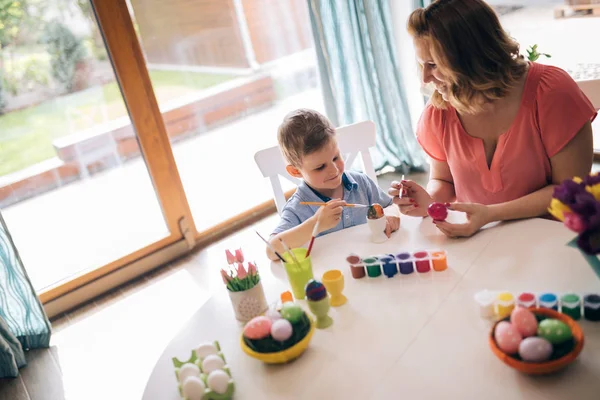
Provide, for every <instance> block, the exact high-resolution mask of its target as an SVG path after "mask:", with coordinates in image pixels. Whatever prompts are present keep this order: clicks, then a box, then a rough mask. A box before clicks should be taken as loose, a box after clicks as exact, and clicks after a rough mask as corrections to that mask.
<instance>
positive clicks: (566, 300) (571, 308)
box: [560, 293, 581, 320]
mask: <svg viewBox="0 0 600 400" xmlns="http://www.w3.org/2000/svg"><path fill="white" fill-rule="evenodd" d="M560 309H561V312H562V313H563V314H565V315H568V316H569V317H571V318H573V319H574V320H578V319H581V298H580V297H579V296H578V295H576V294H574V293H569V294H565V295H563V296H562V297H561V298H560Z"/></svg>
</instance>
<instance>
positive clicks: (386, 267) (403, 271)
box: [346, 250, 448, 279]
mask: <svg viewBox="0 0 600 400" xmlns="http://www.w3.org/2000/svg"><path fill="white" fill-rule="evenodd" d="M346 261H347V262H348V264H349V265H350V271H351V272H352V277H353V278H354V279H360V278H363V277H365V276H367V277H369V278H377V277H380V276H382V275H384V276H387V277H388V278H392V277H394V276H396V275H408V274H411V273H413V272H415V271H416V272H418V273H426V272H429V271H431V270H433V271H436V272H440V271H444V270H445V269H447V268H448V259H447V254H446V251H445V250H419V251H402V252H399V253H395V254H394V253H390V254H379V255H372V256H368V257H360V256H358V255H356V254H350V255H349V256H348V257H347V258H346Z"/></svg>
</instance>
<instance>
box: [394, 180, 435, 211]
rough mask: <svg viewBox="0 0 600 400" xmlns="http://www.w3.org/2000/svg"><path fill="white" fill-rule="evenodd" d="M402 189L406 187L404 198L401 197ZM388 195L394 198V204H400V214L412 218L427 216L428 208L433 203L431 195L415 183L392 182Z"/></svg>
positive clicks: (403, 193) (403, 192)
mask: <svg viewBox="0 0 600 400" xmlns="http://www.w3.org/2000/svg"><path fill="white" fill-rule="evenodd" d="M402 187H404V189H403V191H402V197H399V196H400V190H402V189H401V188H402ZM388 194H389V195H390V196H392V197H393V198H394V203H396V204H398V208H400V212H401V213H402V214H404V215H409V216H411V217H425V216H427V207H429V205H430V204H431V203H433V199H432V198H431V196H430V195H429V193H427V191H426V190H425V189H423V187H422V186H421V185H419V184H418V183H416V182H413V181H402V182H397V181H394V182H392V185H391V187H390V188H389V189H388Z"/></svg>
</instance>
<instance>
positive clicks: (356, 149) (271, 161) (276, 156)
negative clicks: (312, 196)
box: [254, 121, 377, 214]
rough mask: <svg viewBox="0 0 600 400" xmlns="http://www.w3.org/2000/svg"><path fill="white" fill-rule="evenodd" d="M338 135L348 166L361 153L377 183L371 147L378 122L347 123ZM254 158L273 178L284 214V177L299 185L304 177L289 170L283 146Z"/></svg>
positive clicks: (347, 166) (262, 171) (274, 192)
mask: <svg viewBox="0 0 600 400" xmlns="http://www.w3.org/2000/svg"><path fill="white" fill-rule="evenodd" d="M336 136H337V140H338V144H339V146H340V150H341V152H342V157H343V158H344V161H345V163H346V168H349V167H350V166H351V165H352V164H353V163H354V161H355V160H356V157H357V156H358V155H359V154H360V156H361V160H362V170H363V172H364V173H366V174H367V175H368V176H369V178H371V179H372V180H373V181H374V182H375V183H377V175H375V168H373V160H372V159H371V153H370V152H369V148H370V147H374V146H375V139H376V132H375V124H374V123H373V122H372V121H363V122H358V123H356V124H352V125H347V126H343V127H340V128H337V129H336ZM254 161H255V162H256V165H258V168H259V169H260V172H261V173H262V174H263V176H264V177H265V178H269V179H270V180H271V187H272V189H273V196H274V198H275V205H276V206H277V212H278V213H279V214H281V211H282V210H283V206H284V205H285V195H284V193H283V188H282V187H281V181H280V177H283V178H286V179H288V180H290V181H291V182H293V183H295V184H296V185H298V184H300V179H297V178H294V177H292V176H290V175H289V174H288V173H287V171H286V170H285V166H286V162H285V159H284V158H283V155H282V154H281V151H280V150H279V146H274V147H270V148H268V149H263V150H260V151H258V152H257V153H256V154H255V155H254Z"/></svg>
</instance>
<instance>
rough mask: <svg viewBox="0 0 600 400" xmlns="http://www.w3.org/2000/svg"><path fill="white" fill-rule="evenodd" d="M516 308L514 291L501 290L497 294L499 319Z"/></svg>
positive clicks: (497, 314)
mask: <svg viewBox="0 0 600 400" xmlns="http://www.w3.org/2000/svg"><path fill="white" fill-rule="evenodd" d="M514 308H515V297H514V296H513V295H512V293H509V292H501V293H498V295H497V296H496V316H497V317H498V319H503V318H506V317H508V316H509V315H510V313H511V312H512V310H513V309H514Z"/></svg>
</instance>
